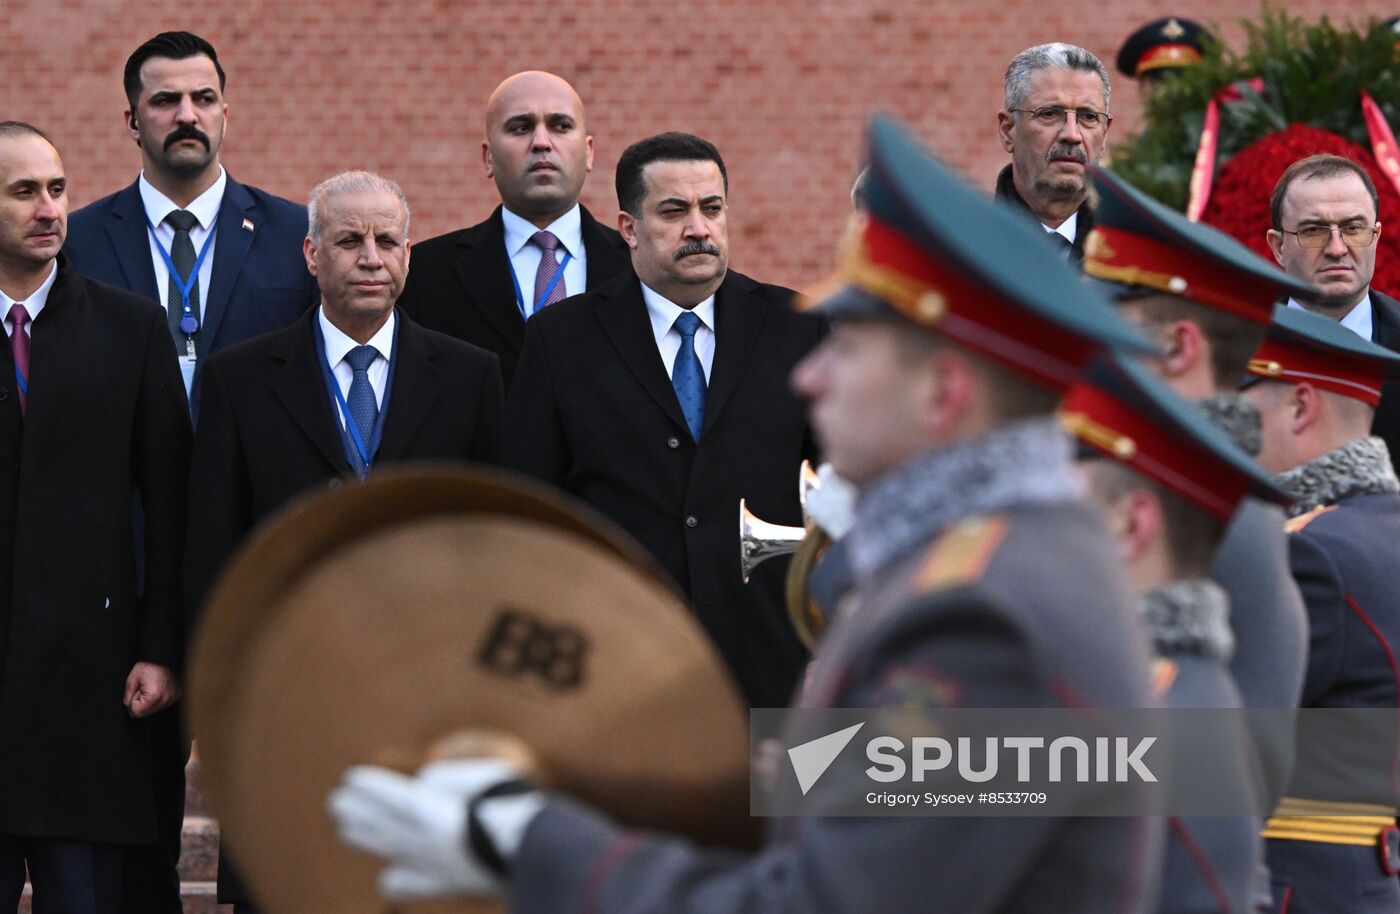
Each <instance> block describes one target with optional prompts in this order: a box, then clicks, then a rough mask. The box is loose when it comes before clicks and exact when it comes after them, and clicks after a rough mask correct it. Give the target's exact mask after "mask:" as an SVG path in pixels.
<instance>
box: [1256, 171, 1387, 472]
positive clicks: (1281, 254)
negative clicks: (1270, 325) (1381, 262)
mask: <svg viewBox="0 0 1400 914" xmlns="http://www.w3.org/2000/svg"><path fill="white" fill-rule="evenodd" d="M1269 214H1270V218H1271V220H1272V222H1273V228H1271V229H1270V230H1269V236H1268V237H1269V247H1270V248H1271V249H1272V250H1273V252H1274V259H1275V260H1277V261H1278V263H1279V266H1281V267H1283V268H1284V270H1286V271H1287V272H1288V273H1289V275H1291V276H1294V277H1297V278H1298V279H1301V280H1302V281H1303V282H1306V283H1311V284H1312V285H1315V286H1317V288H1318V292H1319V294H1318V295H1317V296H1316V298H1314V299H1313V300H1312V301H1309V302H1306V303H1303V302H1299V301H1297V300H1295V299H1289V300H1288V306H1289V307H1290V308H1303V309H1305V310H1308V311H1312V312H1313V313H1314V314H1321V315H1322V316H1323V317H1326V318H1330V319H1331V320H1334V321H1338V322H1340V323H1341V325H1342V326H1343V327H1346V328H1347V329H1348V330H1351V331H1353V332H1354V333H1356V334H1357V335H1358V336H1360V337H1361V338H1362V339H1366V340H1370V341H1371V342H1373V343H1378V344H1380V345H1381V346H1384V347H1386V348H1387V349H1390V350H1393V351H1395V352H1400V302H1397V301H1396V300H1395V299H1393V298H1391V297H1390V296H1389V295H1386V294H1384V293H1383V292H1380V291H1379V290H1377V289H1373V288H1371V278H1372V277H1373V276H1374V275H1375V272H1376V247H1377V245H1376V239H1377V238H1378V237H1379V236H1380V231H1381V223H1380V196H1379V195H1378V194H1377V193H1376V185H1375V183H1374V182H1373V181H1372V180H1371V176H1370V175H1369V174H1368V173H1367V172H1366V169H1365V168H1363V167H1361V165H1360V164H1359V163H1357V162H1354V161H1352V160H1351V159H1348V158H1346V157H1345V156H1336V155H1314V156H1308V157H1307V158H1305V159H1299V160H1298V161H1297V162H1294V163H1293V164H1292V165H1290V166H1288V169H1287V170H1286V171H1285V172H1284V173H1283V176H1282V177H1280V178H1279V179H1278V183H1277V184H1276V185H1274V193H1273V197H1272V198H1271V200H1270V201H1269ZM1371 434H1373V435H1375V436H1377V437H1378V438H1380V439H1381V440H1383V441H1384V442H1385V443H1386V448H1387V449H1388V450H1389V452H1390V458H1391V461H1392V462H1394V461H1396V460H1397V459H1400V370H1396V369H1391V370H1390V371H1388V372H1387V373H1386V377H1385V387H1384V389H1383V394H1382V396H1381V402H1380V406H1378V407H1377V408H1376V417H1375V422H1374V423H1373V424H1372V426H1371ZM1395 465H1396V466H1397V467H1400V463H1397V464H1395Z"/></svg>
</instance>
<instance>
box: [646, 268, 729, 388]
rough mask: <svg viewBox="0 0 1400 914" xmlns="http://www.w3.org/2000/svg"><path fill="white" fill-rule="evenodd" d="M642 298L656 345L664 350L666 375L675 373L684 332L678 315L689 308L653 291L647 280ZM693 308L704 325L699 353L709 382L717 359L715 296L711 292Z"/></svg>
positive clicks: (698, 342) (698, 336)
mask: <svg viewBox="0 0 1400 914" xmlns="http://www.w3.org/2000/svg"><path fill="white" fill-rule="evenodd" d="M642 299H643V300H644V301H645V302H646V303H647V316H648V317H650V318H651V332H652V335H653V336H655V337H656V348H657V349H659V350H660V351H661V361H662V362H664V363H665V365H666V376H667V377H668V378H669V377H672V376H673V375H674V373H675V367H676V353H677V352H679V351H680V348H681V332H680V331H679V330H677V329H676V327H675V324H676V318H678V317H680V316H681V315H682V314H683V313H684V312H685V310H686V309H685V308H682V307H681V306H680V305H678V304H676V303H675V302H673V301H671V300H669V299H667V298H665V297H663V296H662V295H661V294H660V293H659V292H654V291H652V290H651V289H650V288H648V287H647V284H646V283H642ZM690 310H691V311H693V312H694V313H695V316H696V317H698V318H700V327H699V328H698V329H697V330H696V331H695V354H696V355H697V356H699V357H700V366H701V367H702V368H704V369H705V384H706V386H708V385H709V383H710V366H711V365H713V364H714V361H715V297H714V296H713V295H711V296H710V297H709V298H707V299H705V300H704V301H702V302H701V303H700V304H698V305H696V306H695V307H694V308H691V309H690Z"/></svg>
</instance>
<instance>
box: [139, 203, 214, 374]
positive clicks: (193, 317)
mask: <svg viewBox="0 0 1400 914" xmlns="http://www.w3.org/2000/svg"><path fill="white" fill-rule="evenodd" d="M146 228H147V229H149V230H150V232H151V240H152V241H154V242H155V243H156V250H157V251H160V259H161V260H164V261H165V269H166V270H168V271H169V272H170V280H171V282H173V283H175V288H176V289H178V290H179V291H180V307H181V310H182V311H183V312H184V313H183V314H182V316H181V317H180V332H181V333H183V334H184V335H185V347H186V348H185V356H186V358H189V359H193V358H194V335H195V334H196V333H198V332H199V316H198V315H197V314H195V310H194V304H193V303H192V302H191V301H190V293H191V292H193V291H194V284H195V283H197V282H199V268H200V267H201V266H203V265H204V257H205V255H207V254H208V253H209V248H210V247H211V246H212V245H213V244H214V233H215V232H216V231H217V229H218V227H217V226H215V227H214V228H211V229H210V230H209V235H208V237H206V238H205V239H204V244H203V245H202V246H201V247H200V249H199V256H198V257H196V258H195V259H194V266H193V267H191V268H190V275H189V276H188V277H186V278H185V279H181V278H180V271H179V270H177V269H175V261H174V260H172V259H171V257H170V252H169V251H167V250H166V249H165V245H163V244H161V243H160V238H159V236H157V235H156V227H155V226H154V225H152V224H151V217H150V216H147V217H146Z"/></svg>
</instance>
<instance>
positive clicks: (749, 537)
mask: <svg viewBox="0 0 1400 914" xmlns="http://www.w3.org/2000/svg"><path fill="white" fill-rule="evenodd" d="M820 486H821V480H820V478H819V477H818V476H817V474H816V472H815V471H814V470H813V469H812V465H811V463H810V462H808V461H806V460H804V461H802V468H801V469H800V470H799V471H798V482H797V498H798V501H799V502H800V503H801V505H802V517H803V521H804V526H801V527H788V526H784V525H783V524H773V523H769V522H768V521H765V520H762V519H760V518H759V517H757V516H756V515H755V514H754V513H753V512H752V511H750V510H749V508H748V505H747V504H745V502H744V499H742V498H741V499H739V564H740V567H741V568H742V569H743V572H744V583H745V584H747V583H748V581H749V575H750V574H752V573H753V570H754V568H756V567H757V566H758V565H759V563H761V562H764V561H766V560H768V559H771V558H773V557H774V556H776V555H790V554H792V553H796V557H795V558H794V559H793V561H792V565H791V566H790V567H789V568H788V576H787V608H788V617H789V618H790V619H791V620H792V627H793V628H794V629H795V630H796V632H797V637H798V638H799V639H801V641H802V643H803V644H805V645H807V647H809V648H811V647H813V646H814V645H815V644H816V641H817V637H818V636H819V635H820V634H821V633H822V631H823V630H824V629H825V628H826V619H825V618H824V617H823V616H822V612H821V609H820V608H819V607H818V606H817V605H816V604H815V603H814V602H813V601H812V599H811V597H810V595H809V594H808V590H807V584H808V580H809V579H810V578H811V576H812V569H813V568H814V567H815V566H816V564H817V562H818V560H820V559H821V557H822V555H823V554H824V553H825V552H826V548H827V547H828V546H830V545H831V537H830V536H828V535H827V533H826V531H825V530H823V529H822V528H821V526H820V525H819V524H817V523H816V522H815V521H814V520H812V519H811V518H810V517H809V516H808V514H807V496H808V495H809V494H810V493H811V492H813V491H815V490H816V489H817V488H819V487H820Z"/></svg>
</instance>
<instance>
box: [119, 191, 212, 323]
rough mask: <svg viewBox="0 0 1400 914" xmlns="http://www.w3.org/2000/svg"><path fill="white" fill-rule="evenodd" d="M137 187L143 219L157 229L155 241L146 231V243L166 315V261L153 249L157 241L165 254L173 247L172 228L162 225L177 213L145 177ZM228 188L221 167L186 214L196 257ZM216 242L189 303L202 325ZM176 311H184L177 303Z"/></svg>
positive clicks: (167, 269)
mask: <svg viewBox="0 0 1400 914" xmlns="http://www.w3.org/2000/svg"><path fill="white" fill-rule="evenodd" d="M136 186H137V187H138V188H139V189H140V191H141V205H142V206H144V207H145V208H146V218H147V219H150V220H151V225H154V226H155V227H156V234H155V237H154V238H152V237H151V232H150V230H149V229H146V230H145V231H146V240H147V241H148V242H150V247H151V263H152V264H153V265H154V266H155V268H156V292H157V293H158V294H159V295H160V303H161V306H162V307H163V308H165V309H166V311H169V310H170V308H171V307H172V305H171V303H170V302H168V301H166V299H167V298H168V297H169V296H170V270H169V268H168V267H166V265H165V258H164V257H162V256H160V251H159V249H157V248H156V239H160V243H161V245H163V246H164V247H165V252H166V253H167V254H168V253H170V246H171V245H172V244H174V243H175V227H174V226H172V225H171V224H170V223H168V222H166V221H165V217H166V216H169V215H170V214H171V213H173V212H175V211H176V210H178V209H180V207H179V206H176V205H175V203H174V202H172V201H171V199H170V198H169V197H167V196H166V195H165V194H163V193H161V192H160V191H158V190H156V189H155V187H154V186H153V185H152V184H151V182H150V181H147V180H146V173H145V172H144V171H143V172H141V177H140V178H138V179H137V181H136ZM226 186H228V175H227V173H225V172H224V169H223V166H219V178H218V180H217V181H215V182H214V183H213V184H212V185H211V186H210V187H209V189H208V190H206V191H205V192H204V193H202V194H200V195H199V196H198V197H195V198H194V200H193V201H191V203H190V205H189V206H186V207H184V209H185V210H187V211H188V212H190V213H192V214H193V215H194V218H195V219H196V220H197V221H196V223H195V226H194V228H192V229H190V241H191V242H192V243H193V244H194V252H195V255H196V256H198V254H199V252H200V251H201V250H202V249H203V247H204V242H205V240H206V239H208V238H209V233H210V232H212V231H213V230H214V225H215V223H216V222H217V221H218V218H219V206H220V204H222V203H223V202H224V188H225V187H226ZM218 243H219V242H218V240H217V239H215V240H214V241H211V242H209V253H208V254H205V255H204V262H203V263H201V264H200V265H199V288H197V289H195V292H197V293H198V294H197V296H195V297H196V298H197V299H198V301H191V302H190V308H191V309H192V310H193V311H194V313H195V317H196V318H198V320H199V322H200V324H201V325H203V323H204V302H205V301H207V300H208V297H209V277H210V276H212V275H213V273H214V248H215V247H216V246H217V245H218ZM173 307H175V308H180V309H181V310H182V311H183V310H184V308H183V305H181V303H180V302H178V301H177V302H175V304H174V305H173Z"/></svg>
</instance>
